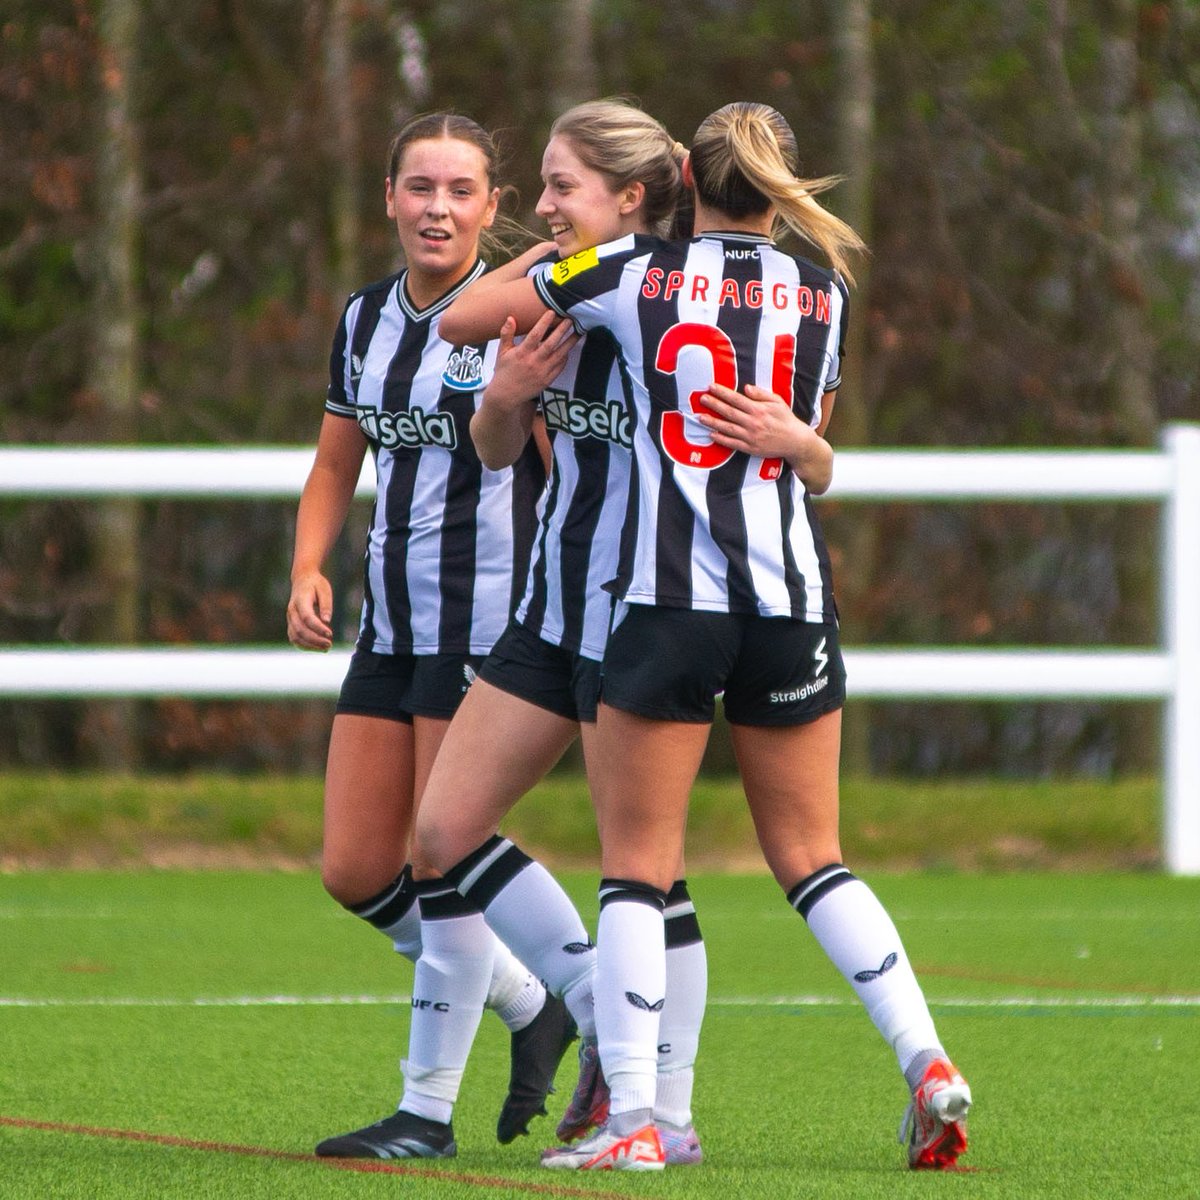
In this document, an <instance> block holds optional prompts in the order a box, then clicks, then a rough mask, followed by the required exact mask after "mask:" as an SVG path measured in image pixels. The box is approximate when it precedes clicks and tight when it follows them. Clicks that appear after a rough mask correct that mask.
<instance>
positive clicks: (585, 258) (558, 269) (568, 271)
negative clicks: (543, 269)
mask: <svg viewBox="0 0 1200 1200" xmlns="http://www.w3.org/2000/svg"><path fill="white" fill-rule="evenodd" d="M599 265H600V255H599V254H597V253H596V247H595V246H593V247H592V248H591V249H590V250H580V252H579V253H578V254H572V255H571V257H570V258H564V259H562V260H560V261H559V262H556V263H555V264H554V266H553V267H551V268H550V278H551V279H553V280H554V282H555V283H558V284H563V283H566V282H567V280H568V279H570V278H571V277H572V276H574V275H578V274H580V272H582V271H590V270H591V269H592V267H598V266H599Z"/></svg>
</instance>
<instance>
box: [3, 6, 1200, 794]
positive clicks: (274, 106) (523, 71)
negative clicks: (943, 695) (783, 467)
mask: <svg viewBox="0 0 1200 1200" xmlns="http://www.w3.org/2000/svg"><path fill="white" fill-rule="evenodd" d="M616 94H620V95H626V96H630V97H633V98H635V99H636V100H637V101H638V102H639V103H640V104H641V105H642V106H643V107H644V108H646V109H647V110H648V111H649V112H651V113H653V114H654V115H655V116H657V117H658V118H660V119H661V120H662V121H663V122H664V123H665V124H666V125H667V126H668V128H670V129H671V130H672V132H673V133H674V134H675V136H676V137H677V138H679V140H680V141H682V142H684V143H685V144H686V143H687V142H688V140H689V139H690V137H691V135H692V133H693V132H694V130H695V128H696V126H697V124H698V123H699V121H700V120H701V119H702V118H703V117H704V116H705V115H706V114H707V113H708V112H710V111H711V110H712V109H714V108H716V107H717V106H719V105H721V104H723V103H725V102H727V101H729V100H733V99H756V100H761V101H765V102H767V103H769V104H772V105H774V106H775V107H777V108H778V109H780V111H781V112H783V114H784V115H785V116H786V117H787V118H788V119H789V121H790V122H791V124H792V126H793V128H794V129H795V131H796V134H797V137H798V139H799V142H800V146H801V153H802V156H803V164H802V165H803V170H804V172H805V173H807V174H811V175H822V174H826V173H839V174H842V175H845V176H846V182H845V183H844V184H842V185H841V187H839V188H838V189H837V190H836V191H835V192H833V193H832V194H831V195H830V197H829V202H830V204H831V206H832V207H834V208H835V209H836V210H837V211H838V212H839V213H840V214H841V215H843V216H844V217H846V218H847V219H849V220H850V221H851V222H852V223H853V224H854V225H855V226H856V227H857V228H858V229H859V230H860V232H862V233H863V234H864V236H865V237H866V240H867V241H868V243H869V244H870V246H871V247H872V255H871V257H870V260H869V262H867V263H865V264H864V265H863V269H862V270H861V271H860V273H859V288H858V291H857V293H856V294H855V296H854V298H853V301H852V310H851V311H852V340H851V345H850V348H849V355H848V360H847V370H846V376H845V382H844V384H843V387H842V389H841V392H840V394H839V400H838V405H837V414H836V417H835V420H834V425H833V428H832V430H831V434H830V436H831V440H832V441H833V442H834V445H835V448H836V447H849V446H866V445H877V446H889V447H891V446H896V447H903V446H964V447H981V446H986V447H991V446H1004V447H1023V446H1028V447H1033V446H1055V445H1062V446H1090V447H1126V446H1141V445H1154V444H1156V443H1157V441H1158V438H1159V436H1160V429H1161V426H1162V424H1163V422H1165V421H1172V420H1197V419H1200V319H1198V318H1200V274H1198V272H1197V265H1198V261H1200V4H1197V3H1196V2H1195V0H1162V2H1153V3H1152V2H1147V0H1075V2H1069V0H761V2H755V3H750V2H741V0H655V3H653V4H647V3H644V2H639V0H536V2H530V0H480V2H478V3H466V2H457V0H442V2H426V0H416V2H413V3H406V4H404V3H396V2H393V0H192V2H191V3H185V4H179V3H170V2H168V0H6V3H5V5H4V12H3V15H2V16H0V439H2V440H3V441H4V442H5V443H10V444H12V443H32V444H49V443H82V442H94V443H114V444H133V443H137V444H155V443H163V444H176V443H190V444H217V443H221V444H224V443H230V444H234V443H269V444H293V445H294V444H312V443H313V442H314V441H315V437H316V432H317V428H318V425H319V423H320V419H321V411H322V404H323V398H324V391H325V382H326V378H327V370H328V368H327V364H328V358H329V345H330V340H331V337H332V333H333V327H334V323H335V322H336V320H337V316H338V313H339V312H340V309H341V305H342V302H343V300H344V297H345V295H346V294H347V293H348V292H350V291H351V290H353V289H354V288H355V287H357V286H359V285H360V284H362V283H364V282H367V281H368V280H371V279H375V278H379V277H381V276H383V275H385V274H387V273H388V272H390V271H391V270H394V269H395V267H396V266H397V265H398V260H397V244H396V238H395V232H394V229H393V228H392V226H391V224H390V223H389V222H388V220H387V218H386V216H385V213H384V194H383V181H384V174H385V161H384V159H385V151H386V149H387V145H388V142H389V140H390V137H391V134H392V133H393V132H394V130H395V129H396V127H397V126H398V124H399V123H400V122H402V121H403V120H404V119H405V118H406V117H408V116H409V115H411V114H413V113H415V112H420V111H425V110H429V109H433V108H453V109H456V110H458V111H460V112H463V113H466V114H468V115H470V116H473V117H475V118H476V119H477V120H479V121H480V122H481V123H482V124H484V125H485V126H487V127H488V128H490V129H493V130H495V131H496V132H497V133H498V135H499V137H500V140H501V143H502V146H503V147H504V150H505V153H506V159H507V166H506V177H507V179H508V181H510V182H511V183H512V184H513V185H515V188H516V192H517V194H516V196H514V197H513V198H512V199H511V201H510V203H509V207H508V211H509V213H510V215H512V216H513V217H515V218H517V219H518V220H520V221H522V222H524V223H525V224H526V225H527V226H528V227H529V228H530V229H531V230H533V231H535V232H539V233H540V232H541V230H540V223H539V221H538V220H537V218H536V217H535V216H534V214H533V205H534V203H535V202H536V199H537V195H538V192H539V190H540V184H539V181H538V167H539V163H540V158H541V151H542V148H543V145H544V141H545V136H546V132H547V129H548V127H549V124H550V122H551V120H552V119H553V118H554V116H555V115H557V114H558V113H559V112H560V111H561V110H562V109H564V108H565V107H567V106H569V105H570V104H573V103H575V102H577V101H579V100H583V99H587V98H591V97H595V96H603V95H616ZM822 513H823V519H824V520H825V522H826V531H827V534H828V536H829V540H830V543H831V547H832V549H833V552H834V554H835V570H836V572H837V576H836V578H837V580H838V584H839V596H840V605H841V609H842V613H843V636H844V641H845V643H846V644H847V645H880V644H926V645H929V644H949V643H956V644H973V645H977V646H983V645H998V644H1006V643H1009V644H1016V643H1029V644H1035V645H1061V646H1085V645H1090V644H1113V645H1147V644H1151V643H1154V642H1156V641H1157V639H1158V617H1157V611H1158V596H1157V594H1156V589H1157V584H1156V572H1155V558H1156V554H1157V545H1158V514H1157V510H1156V509H1155V508H1154V507H1153V506H1128V505H1123V506H1117V505H1102V504H1096V505H1075V506H1055V505H1032V504H1031V505H1028V506H1014V505H988V504H983V505H961V506H954V505H936V506H935V505H911V504H905V505H884V504H879V505H863V504H854V505H850V504H845V505H839V504H838V503H837V502H836V501H833V500H829V501H823V502H822ZM293 517H294V505H290V504H277V503H263V504H244V503H240V502H239V503H233V502H229V503H224V504H218V503H194V502H187V503H184V502H169V503H168V502H148V501H136V502H135V501H125V500H118V501H110V502H106V503H96V502H90V501H89V502H78V501H71V502H59V503H51V502H38V503H27V502H22V503H17V502H14V501H0V641H4V642H9V643H41V644H63V643H78V644H89V643H115V644H139V643H140V644H154V643H163V642H171V643H214V642H219V643H239V642H253V643H282V641H283V609H284V605H285V603H286V600H287V595H288V566H289V561H290V553H291V530H292V521H293ZM360 518H361V519H360ZM365 520H366V514H365V511H363V512H361V513H360V514H359V516H358V517H356V518H354V519H352V522H351V524H352V526H353V528H352V529H351V530H350V531H349V533H348V536H347V538H346V539H345V544H344V546H343V547H342V548H341V549H340V550H339V553H338V561H337V562H336V563H334V564H332V565H331V571H332V574H333V576H334V578H335V580H336V582H337V584H338V593H339V601H340V608H339V615H338V622H339V625H340V628H341V629H342V630H343V631H344V635H345V638H346V640H347V641H351V640H352V639H353V636H354V630H355V625H356V621H357V613H358V601H359V595H358V592H357V579H358V571H359V568H358V560H359V555H360V552H361V527H362V526H364V525H365ZM851 691H853V680H851ZM331 711H332V707H331V704H329V703H325V702H319V703H318V702H312V701H305V702H294V703H279V704H262V703H253V704H236V703H209V702H202V703H197V702H192V701H189V700H171V701H154V702H150V701H147V702H123V703H107V704H99V703H82V702H78V703H67V702H55V703H48V702H37V703H33V702H3V703H0V765H3V766H17V765H23V766H28V767H83V766H108V767H116V768H127V769H135V768H136V769H146V770H183V769H190V768H194V767H205V768H210V769H231V770H246V771H250V770H263V769H269V770H289V771H292V770H296V771H309V770H318V769H320V767H321V765H322V763H323V760H324V749H325V738H326V736H327V733H328V724H329V717H330V714H331ZM1157 723H1158V722H1157V710H1156V706H1153V705H1138V704H1125V705H1114V704H1100V703H1095V704H1087V703H1078V704H1062V703H1055V704H1049V703H1047V704H1028V703H1027V704H1019V705H1018V704H929V703H922V704H883V703H877V704H869V705H868V704H864V703H861V702H859V703H858V704H853V703H852V704H851V706H850V709H849V710H848V728H847V740H846V765H847V767H848V769H850V770H854V771H859V772H866V771H872V772H876V773H911V774H933V773H942V774H948V773H959V774H965V773H971V772H980V773H989V774H994V775H1008V774H1018V775H1052V774H1080V773H1082V774H1085V775H1086V774H1093V775H1102V776H1108V775H1113V774H1119V773H1135V772H1141V771H1149V770H1153V769H1154V764H1155V762H1156V761H1157V757H1158V750H1157V738H1158V734H1157ZM721 753H722V751H721V749H720V747H718V748H717V749H716V750H715V751H714V754H715V755H716V756H717V759H718V760H719V758H720V754H721Z"/></svg>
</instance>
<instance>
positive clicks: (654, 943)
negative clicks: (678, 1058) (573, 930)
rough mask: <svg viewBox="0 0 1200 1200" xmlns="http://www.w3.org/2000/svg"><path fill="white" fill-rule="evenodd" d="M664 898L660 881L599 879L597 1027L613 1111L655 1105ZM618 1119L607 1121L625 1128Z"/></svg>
mask: <svg viewBox="0 0 1200 1200" xmlns="http://www.w3.org/2000/svg"><path fill="white" fill-rule="evenodd" d="M666 900H667V897H666V895H665V894H664V893H663V892H661V891H659V889H658V888H656V887H651V886H650V885H649V884H646V883H639V882H638V881H637V880H633V879H602V880H601V881H600V924H599V929H598V930H597V933H596V945H597V964H596V1034H597V1037H598V1039H599V1042H600V1061H601V1063H602V1064H603V1066H604V1077H605V1078H606V1079H607V1080H608V1087H609V1091H610V1092H611V1101H610V1107H609V1112H610V1114H611V1116H612V1117H613V1118H615V1117H618V1116H621V1115H622V1114H627V1113H639V1114H640V1113H641V1111H642V1110H643V1109H644V1110H646V1111H647V1114H649V1113H650V1112H652V1110H653V1108H654V1096H655V1092H656V1090H657V1074H658V1042H659V1037H658V1029H659V1014H660V1013H661V1012H662V1010H663V1005H664V1003H665V1001H666V989H667V955H666V939H665V935H664V932H663V908H664V906H665V904H666ZM648 1120H649V1115H647V1121H648ZM642 1123H643V1124H645V1123H646V1122H642ZM619 1124H620V1123H618V1124H615V1125H614V1126H613V1128H614V1129H615V1130H616V1131H617V1132H629V1131H626V1130H623V1129H621V1128H619V1127H618V1126H619Z"/></svg>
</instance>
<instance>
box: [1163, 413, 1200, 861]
mask: <svg viewBox="0 0 1200 1200" xmlns="http://www.w3.org/2000/svg"><path fill="white" fill-rule="evenodd" d="M1163 443H1164V446H1165V449H1166V451H1167V454H1168V455H1169V457H1170V459H1171V468H1172V469H1171V489H1170V492H1169V494H1168V496H1167V501H1166V504H1165V506H1164V508H1163V533H1164V538H1163V626H1164V629H1163V640H1164V642H1165V646H1166V651H1167V653H1168V655H1170V658H1171V676H1172V684H1171V691H1170V694H1169V695H1168V697H1167V702H1166V705H1165V708H1164V724H1163V754H1164V760H1165V761H1164V763H1163V847H1164V853H1165V858H1166V867H1167V870H1168V871H1170V872H1171V873H1172V874H1173V875H1200V425H1183V424H1177V425H1169V426H1167V428H1166V430H1165V431H1164V436H1163Z"/></svg>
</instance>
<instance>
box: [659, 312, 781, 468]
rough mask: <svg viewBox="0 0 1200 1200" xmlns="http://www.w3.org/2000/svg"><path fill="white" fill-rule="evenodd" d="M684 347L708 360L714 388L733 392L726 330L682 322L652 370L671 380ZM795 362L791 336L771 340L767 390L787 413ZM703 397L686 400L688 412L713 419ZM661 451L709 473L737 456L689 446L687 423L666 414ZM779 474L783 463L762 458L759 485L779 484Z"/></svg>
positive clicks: (733, 357) (733, 359) (733, 365)
mask: <svg viewBox="0 0 1200 1200" xmlns="http://www.w3.org/2000/svg"><path fill="white" fill-rule="evenodd" d="M685 346H698V347H700V348H701V349H702V350H707V351H708V353H709V354H710V356H711V357H712V365H713V382H714V383H719V384H721V385H722V386H723V387H727V388H732V389H733V390H734V391H736V390H737V385H738V378H737V354H736V353H735V351H734V348H733V342H731V341H730V340H729V335H728V334H727V333H725V331H724V330H722V329H718V328H717V327H716V326H715V325H701V324H699V323H697V322H690V321H684V322H681V323H680V324H678V325H672V326H671V328H670V329H668V330H667V332H666V333H664V334H663V336H662V341H660V342H659V343H658V354H657V355H656V356H655V359H654V365H655V366H656V367H657V368H658V369H659V370H660V371H661V372H662V373H663V374H664V375H674V374H675V371H676V369H677V368H678V365H679V352H680V350H682V349H683V348H684V347H685ZM795 359H796V339H795V338H794V337H793V336H792V335H791V334H787V333H784V334H779V335H778V336H777V337H776V338H775V353H774V355H773V357H772V362H771V389H772V390H773V391H774V392H775V393H776V394H777V395H778V396H780V397H782V398H783V401H784V403H786V404H787V405H788V406H789V407H790V406H791V403H792V371H793V367H794V364H795ZM703 395H704V391H703V390H701V391H696V392H693V393H692V394H691V395H690V396H689V397H688V403H689V404H691V406H692V412H695V413H702V412H703V413H711V412H712V410H711V409H710V408H709V407H708V405H706V404H703V403H701V397H702V396H703ZM662 448H663V449H664V450H665V451H666V452H667V455H668V457H670V458H671V459H673V460H674V461H675V462H677V463H679V464H681V465H682V466H685V467H698V468H700V470H702V471H711V470H713V468H715V467H719V466H721V465H722V464H724V463H727V462H728V461H729V460H730V459H731V458H732V457H733V456H734V453H735V451H733V450H730V449H729V448H728V447H726V446H718V445H717V444H716V443H715V442H707V443H697V442H692V441H689V440H688V436H687V418H686V417H685V416H684V414H683V413H682V412H678V411H675V412H666V413H663V416H662ZM782 469H783V460H782V459H778V458H764V459H763V461H762V466H760V467H759V469H758V474H759V478H760V479H767V480H770V479H778V478H779V473H780V471H781V470H782Z"/></svg>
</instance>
